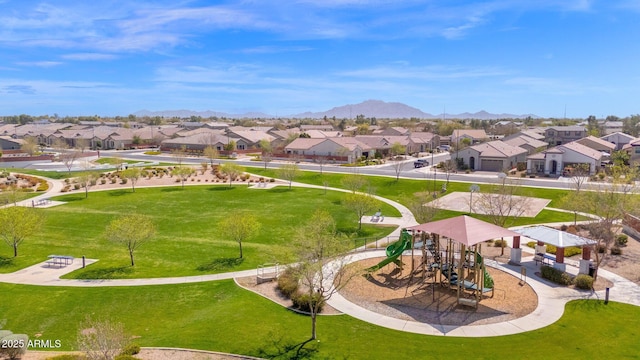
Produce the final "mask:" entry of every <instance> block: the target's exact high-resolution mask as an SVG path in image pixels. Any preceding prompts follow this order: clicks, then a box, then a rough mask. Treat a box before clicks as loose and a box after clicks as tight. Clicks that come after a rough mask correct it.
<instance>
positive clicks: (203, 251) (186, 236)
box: [0, 185, 399, 278]
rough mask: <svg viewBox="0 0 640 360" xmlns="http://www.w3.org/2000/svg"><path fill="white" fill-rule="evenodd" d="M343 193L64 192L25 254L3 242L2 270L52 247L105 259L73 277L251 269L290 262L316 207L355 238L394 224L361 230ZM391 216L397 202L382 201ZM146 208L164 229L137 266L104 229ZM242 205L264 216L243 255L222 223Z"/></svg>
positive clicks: (238, 189) (215, 189)
mask: <svg viewBox="0 0 640 360" xmlns="http://www.w3.org/2000/svg"><path fill="white" fill-rule="evenodd" d="M345 195H346V194H345V193H342V192H334V191H328V192H327V193H326V194H325V193H324V191H323V190H320V189H305V188H294V189H292V190H289V189H287V188H285V187H276V188H273V189H248V188H247V187H246V186H234V187H231V188H230V187H227V186H221V185H220V186H188V187H185V188H184V189H182V188H181V187H166V188H141V189H137V190H136V192H135V193H133V192H132V191H131V189H122V190H113V191H99V192H93V193H89V197H88V198H87V199H85V197H84V193H78V194H69V195H63V196H59V197H56V198H54V199H55V200H60V201H66V202H68V203H67V204H65V205H62V206H57V207H53V208H49V209H38V211H41V212H43V213H44V214H45V216H46V222H45V226H44V228H43V229H42V231H41V232H40V233H39V234H38V235H37V236H33V237H32V238H29V239H27V240H26V241H25V242H24V243H23V244H22V245H21V246H20V248H19V256H18V258H16V259H13V258H11V256H12V252H11V248H10V247H8V246H4V245H3V246H1V247H0V272H12V271H15V270H17V269H19V268H23V267H26V266H28V265H32V264H35V263H38V262H42V261H44V260H46V259H47V255H49V254H62V255H71V256H74V257H77V258H79V257H82V256H83V255H84V256H86V257H87V258H94V259H99V260H100V261H98V262H97V263H96V264H93V265H91V266H88V267H87V268H86V269H84V270H79V271H77V272H74V273H72V274H70V275H67V276H68V277H73V278H137V277H164V276H186V275H201V274H206V273H216V272H226V271H232V270H242V269H252V268H256V267H257V266H258V265H260V264H263V263H266V262H276V261H278V262H281V263H283V262H285V263H286V262H291V261H293V260H294V259H293V257H292V256H291V255H290V243H291V241H292V239H293V237H294V236H295V233H296V228H297V227H299V225H300V224H303V223H304V222H305V221H307V220H308V219H309V218H310V217H311V215H312V214H313V212H314V211H315V210H316V209H325V210H327V211H329V212H330V213H331V214H332V215H333V217H334V219H335V220H336V224H337V227H338V230H339V231H340V232H343V233H346V234H350V235H352V236H353V237H354V238H361V237H384V236H386V235H388V234H389V233H390V232H391V231H393V228H392V227H380V226H375V225H363V228H362V230H360V231H357V218H356V215H355V213H352V212H350V211H349V210H347V209H346V208H345V207H344V206H343V204H342V202H343V200H344V198H345ZM378 207H379V208H381V209H382V211H383V212H384V213H385V214H388V216H393V215H395V216H399V213H398V212H397V210H396V209H394V208H392V207H391V206H389V205H387V204H385V203H382V202H380V203H379V206H378ZM133 212H136V213H141V214H146V215H149V216H151V217H152V218H153V221H154V223H155V224H156V226H157V229H158V232H157V235H156V237H155V238H154V239H153V240H152V241H151V242H149V243H147V244H144V245H143V246H142V247H141V248H140V249H139V250H138V251H137V252H136V253H135V258H136V266H135V268H132V267H131V266H129V260H128V252H127V249H126V247H124V246H122V245H117V244H113V243H110V242H109V241H107V240H106V239H105V238H104V237H103V233H104V231H105V228H106V226H107V224H108V223H109V222H110V221H111V220H112V219H114V218H116V217H117V216H119V215H121V214H127V213H133ZM238 212H251V213H253V214H254V215H255V216H256V217H257V218H258V220H259V222H260V223H261V224H262V227H261V230H260V232H259V234H258V235H257V236H256V237H255V238H251V239H248V240H247V241H245V242H243V250H244V260H243V261H242V262H239V261H238V260H237V257H238V255H239V249H238V243H237V242H235V241H232V240H229V239H226V238H224V237H223V236H222V235H221V234H220V233H219V231H218V227H217V224H218V223H219V222H220V221H221V220H222V219H224V218H226V217H233V216H234V215H235V214H237V213H238Z"/></svg>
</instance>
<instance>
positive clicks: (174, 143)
mask: <svg viewBox="0 0 640 360" xmlns="http://www.w3.org/2000/svg"><path fill="white" fill-rule="evenodd" d="M216 131H217V130H216ZM230 140H234V141H237V140H238V139H235V138H228V137H227V136H226V135H223V134H220V133H219V132H218V133H214V132H206V131H205V132H200V133H194V134H191V135H189V136H184V137H176V138H174V139H165V140H163V141H162V144H161V145H160V149H161V150H162V151H171V150H176V149H184V150H186V151H187V152H196V153H201V152H202V151H204V149H205V148H206V147H208V146H211V147H213V148H214V149H216V150H218V151H222V150H224V147H225V145H227V143H228V142H229V141H230Z"/></svg>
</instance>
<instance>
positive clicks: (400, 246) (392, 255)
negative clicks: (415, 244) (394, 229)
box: [367, 229, 411, 272]
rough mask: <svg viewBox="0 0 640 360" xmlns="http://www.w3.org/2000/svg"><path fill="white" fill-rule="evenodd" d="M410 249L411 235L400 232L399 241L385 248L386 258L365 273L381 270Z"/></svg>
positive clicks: (403, 231) (405, 231)
mask: <svg viewBox="0 0 640 360" xmlns="http://www.w3.org/2000/svg"><path fill="white" fill-rule="evenodd" d="M409 249H411V234H409V232H408V231H407V230H404V229H403V230H402V232H401V233H400V240H398V241H396V242H394V243H392V244H391V245H389V246H387V250H386V252H387V258H386V259H384V260H382V261H381V262H380V263H379V264H377V265H374V266H372V267H370V268H368V269H367V272H374V271H377V270H379V269H380V268H382V267H383V266H385V265H387V264H389V263H392V262H395V261H396V260H397V259H398V257H400V255H402V252H404V251H405V250H409Z"/></svg>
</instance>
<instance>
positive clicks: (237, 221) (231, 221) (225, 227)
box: [220, 214, 260, 259]
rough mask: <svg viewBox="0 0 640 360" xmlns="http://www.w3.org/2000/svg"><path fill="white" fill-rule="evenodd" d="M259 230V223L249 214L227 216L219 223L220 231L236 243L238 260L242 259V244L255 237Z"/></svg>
mask: <svg viewBox="0 0 640 360" xmlns="http://www.w3.org/2000/svg"><path fill="white" fill-rule="evenodd" d="M259 230H260V223H259V222H258V220H257V219H256V217H255V216H253V215H251V214H237V215H234V216H229V217H227V218H225V219H224V220H222V222H221V223H220V231H221V232H222V233H223V234H224V236H226V237H229V238H231V239H233V240H234V241H236V242H237V243H238V246H239V247H240V259H242V256H243V255H242V242H243V241H245V240H246V239H248V238H250V237H252V236H255V235H256V234H257V233H258V231H259Z"/></svg>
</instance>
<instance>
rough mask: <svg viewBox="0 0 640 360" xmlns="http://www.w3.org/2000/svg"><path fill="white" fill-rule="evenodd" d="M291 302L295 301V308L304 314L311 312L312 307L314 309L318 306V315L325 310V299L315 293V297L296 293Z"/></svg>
mask: <svg viewBox="0 0 640 360" xmlns="http://www.w3.org/2000/svg"><path fill="white" fill-rule="evenodd" d="M291 300H292V301H293V306H294V307H296V308H297V309H298V310H300V311H304V312H311V307H312V306H313V307H314V308H316V306H317V310H318V313H321V312H322V309H323V308H324V299H323V298H322V296H321V295H320V293H314V294H313V296H311V295H309V294H306V293H305V294H301V293H296V294H295V296H292V297H291Z"/></svg>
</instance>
